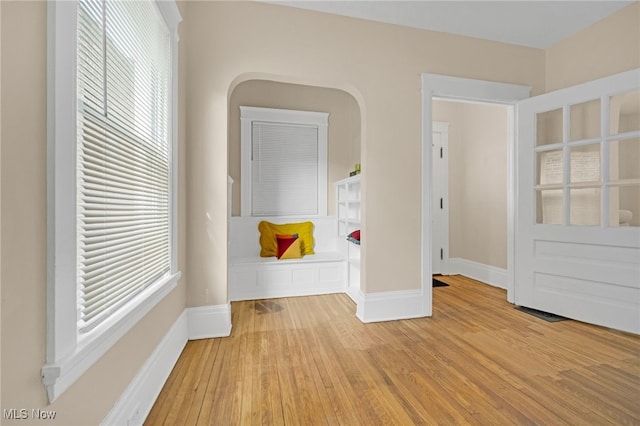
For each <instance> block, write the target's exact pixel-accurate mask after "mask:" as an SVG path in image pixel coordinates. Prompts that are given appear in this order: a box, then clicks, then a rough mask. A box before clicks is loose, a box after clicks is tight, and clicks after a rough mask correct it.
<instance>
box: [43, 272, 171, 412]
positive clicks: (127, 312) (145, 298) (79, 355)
mask: <svg viewBox="0 0 640 426" xmlns="http://www.w3.org/2000/svg"><path fill="white" fill-rule="evenodd" d="M181 275H182V274H181V272H177V273H174V274H173V275H169V276H167V277H165V278H163V279H162V280H160V281H158V282H157V283H155V284H154V285H152V286H150V287H149V288H147V289H146V290H145V291H143V292H141V293H140V294H139V295H138V296H136V297H135V298H134V299H133V300H132V301H131V303H129V304H128V305H127V307H126V308H124V309H123V310H122V312H121V313H120V314H119V315H114V317H113V318H112V319H111V320H108V321H105V322H104V323H103V324H101V325H100V326H99V327H97V328H96V329H95V330H93V331H91V332H90V333H88V334H87V335H86V336H84V337H82V338H79V339H78V341H77V344H76V347H75V350H74V351H73V353H71V354H69V355H68V356H66V357H64V359H62V360H60V361H58V362H53V363H48V364H45V365H44V366H43V367H42V382H43V383H44V385H45V387H46V388H47V395H48V396H49V403H51V402H53V401H54V400H55V399H56V398H57V397H58V396H60V395H61V394H62V393H63V392H64V391H65V390H66V389H68V388H69V387H70V386H71V385H72V384H73V383H74V382H75V381H76V380H77V379H78V378H80V377H81V376H82V375H83V374H84V373H85V371H87V370H88V369H89V367H91V366H92V365H93V364H94V363H95V362H96V361H98V360H99V359H100V358H101V357H102V356H103V355H104V354H105V353H106V352H107V351H108V350H109V349H110V348H111V347H112V346H113V345H114V344H115V343H116V342H118V340H120V338H122V336H124V335H125V334H127V332H129V331H130V330H131V329H132V328H133V326H134V325H136V324H137V323H138V321H140V320H141V319H142V318H143V317H144V316H145V315H147V314H148V313H149V312H150V311H151V309H153V307H155V306H156V305H157V304H158V303H159V302H160V301H161V300H162V299H164V297H165V296H166V295H167V294H169V293H170V292H171V291H172V290H173V289H174V288H176V286H177V283H178V280H179V279H180V277H181Z"/></svg>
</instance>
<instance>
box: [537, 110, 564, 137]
mask: <svg viewBox="0 0 640 426" xmlns="http://www.w3.org/2000/svg"><path fill="white" fill-rule="evenodd" d="M560 142H562V108H559V109H554V110H553V111H546V112H539V113H537V114H536V146H541V145H549V144H552V143H560Z"/></svg>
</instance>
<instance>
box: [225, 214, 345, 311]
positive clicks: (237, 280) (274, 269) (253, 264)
mask: <svg viewBox="0 0 640 426" xmlns="http://www.w3.org/2000/svg"><path fill="white" fill-rule="evenodd" d="M262 220H266V221H269V222H272V223H293V222H306V221H310V222H313V224H314V232H313V236H314V240H315V245H314V251H315V254H312V255H306V256H304V257H303V258H301V259H286V260H285V259H283V260H280V259H277V258H275V257H260V243H259V239H260V232H259V231H258V223H259V222H260V221H262ZM336 235H337V220H336V218H335V217H321V218H304V217H302V218H301V217H296V218H281V217H278V218H274V217H266V218H265V217H263V218H256V217H241V216H237V217H236V216H234V217H231V218H230V220H229V300H230V301H237V300H256V299H268V298H274V297H291V296H309V295H314V294H329V293H343V292H345V291H346V258H345V255H344V254H343V253H340V252H339V251H338V249H337V240H336V238H337V237H336Z"/></svg>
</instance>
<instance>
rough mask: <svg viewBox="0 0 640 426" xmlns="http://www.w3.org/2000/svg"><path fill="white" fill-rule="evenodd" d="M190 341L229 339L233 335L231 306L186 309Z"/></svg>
mask: <svg viewBox="0 0 640 426" xmlns="http://www.w3.org/2000/svg"><path fill="white" fill-rule="evenodd" d="M185 311H186V313H187V321H188V324H189V340H197V339H211V338H214V337H227V336H229V335H230V334H231V305H230V304H229V303H227V304H225V305H215V306H200V307H197V308H187V309H185Z"/></svg>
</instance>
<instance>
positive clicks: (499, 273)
mask: <svg viewBox="0 0 640 426" xmlns="http://www.w3.org/2000/svg"><path fill="white" fill-rule="evenodd" d="M449 272H450V274H451V275H456V274H460V275H464V276H465V277H469V278H473V279H474V280H478V281H482V282H483V283H485V284H489V285H492V286H494V287H500V288H503V289H505V290H506V289H507V284H508V281H509V272H508V270H507V269H502V268H498V267H495V266H491V265H485V264H483V263H478V262H474V261H471V260H467V259H460V258H454V259H449Z"/></svg>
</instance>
